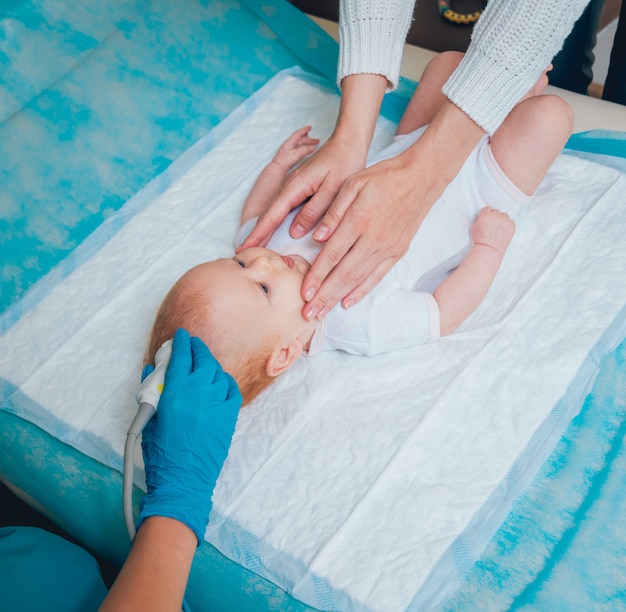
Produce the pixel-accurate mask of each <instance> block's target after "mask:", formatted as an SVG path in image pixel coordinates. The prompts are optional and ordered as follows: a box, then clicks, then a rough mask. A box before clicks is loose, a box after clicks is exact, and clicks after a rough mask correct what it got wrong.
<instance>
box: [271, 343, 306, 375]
mask: <svg viewBox="0 0 626 612" xmlns="http://www.w3.org/2000/svg"><path fill="white" fill-rule="evenodd" d="M301 354H302V344H301V343H300V341H299V340H292V341H291V342H289V344H285V345H283V346H281V347H279V348H276V349H274V350H273V351H272V353H271V355H270V356H269V357H268V358H267V362H266V364H265V372H266V373H267V375H268V376H270V377H272V378H274V377H276V376H278V375H280V374H282V373H283V372H284V371H285V370H287V369H289V368H290V367H291V366H292V365H293V364H294V363H295V361H296V359H298V357H300V355H301Z"/></svg>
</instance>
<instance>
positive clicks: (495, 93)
mask: <svg viewBox="0 0 626 612" xmlns="http://www.w3.org/2000/svg"><path fill="white" fill-rule="evenodd" d="M588 2H589V0H550V2H546V0H490V2H489V3H488V4H487V8H486V9H485V11H484V13H483V14H482V15H481V17H480V19H479V20H478V23H477V24H476V26H475V27H474V32H473V34H472V42H471V44H470V46H469V48H468V50H467V53H466V54H465V57H464V58H463V61H462V62H461V64H460V65H459V67H458V68H457V69H456V70H455V72H454V73H453V74H452V76H451V77H450V79H449V80H448V82H447V83H446V84H445V85H444V87H443V93H444V94H445V95H446V96H447V97H448V98H449V99H450V100H451V101H452V102H454V104H456V105H457V106H458V107H459V108H460V109H461V110H463V111H464V112H465V113H466V114H467V115H469V116H470V117H471V118H472V119H473V120H474V121H475V122H476V123H477V124H478V125H480V127H482V128H483V130H485V131H486V132H487V133H488V134H493V133H494V132H495V131H496V130H497V129H498V127H500V124H501V123H502V122H503V121H504V119H505V117H506V116H507V115H508V114H509V112H510V111H511V109H512V108H513V107H514V106H515V105H516V104H517V103H518V102H519V100H520V99H521V98H522V96H523V95H524V94H526V93H527V92H528V90H529V89H530V88H531V87H532V86H533V85H534V84H535V82H536V81H537V79H538V78H539V76H540V75H541V72H542V71H543V70H545V69H546V67H547V66H548V64H550V62H551V61H552V58H553V57H554V56H555V55H556V53H557V52H558V51H559V50H560V49H561V47H562V46H563V41H564V40H565V38H566V37H567V35H568V34H569V32H570V31H571V29H572V27H573V25H574V23H575V22H576V20H577V19H578V17H580V14H581V13H582V11H583V9H584V8H585V6H586V5H587V4H588Z"/></svg>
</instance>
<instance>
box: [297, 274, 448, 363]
mask: <svg viewBox="0 0 626 612" xmlns="http://www.w3.org/2000/svg"><path fill="white" fill-rule="evenodd" d="M439 336H440V319H439V306H438V304H437V301H436V300H435V298H434V297H433V296H432V295H431V294H430V293H421V292H418V291H411V290H409V289H407V288H405V287H403V286H401V285H400V284H399V283H397V282H395V281H390V280H389V279H388V277H387V278H385V279H383V281H382V282H381V284H379V285H378V286H377V287H376V290H375V291H371V292H370V293H368V294H367V295H366V296H365V297H364V298H363V299H362V300H361V301H360V302H358V303H357V304H356V305H355V306H353V307H352V308H350V309H349V310H343V309H342V308H341V307H340V306H336V307H335V308H333V309H332V310H331V311H330V313H328V315H327V316H326V317H325V318H324V319H322V320H321V321H320V322H319V324H318V326H317V328H316V330H315V334H314V335H313V338H312V340H311V345H310V347H309V355H316V354H317V353H320V352H322V351H327V350H341V351H346V352H347V353H352V354H356V355H380V354H382V353H388V352H390V351H396V350H400V349H404V348H409V347H411V346H415V345H416V344H425V343H427V342H432V341H433V340H437V339H438V338H439Z"/></svg>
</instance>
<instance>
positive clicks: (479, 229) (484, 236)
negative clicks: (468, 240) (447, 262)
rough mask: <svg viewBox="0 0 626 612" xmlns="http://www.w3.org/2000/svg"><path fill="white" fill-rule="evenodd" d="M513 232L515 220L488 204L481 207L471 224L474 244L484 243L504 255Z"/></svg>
mask: <svg viewBox="0 0 626 612" xmlns="http://www.w3.org/2000/svg"><path fill="white" fill-rule="evenodd" d="M513 234H515V222H514V221H513V219H511V217H509V215H507V214H506V213H505V212H502V211H500V210H497V209H496V208H491V207H489V206H487V207H485V208H483V209H481V211H480V212H479V213H478V217H477V218H476V221H474V224H473V225H472V229H471V235H472V240H473V241H474V244H484V245H486V246H489V247H491V248H493V249H495V250H496V251H498V252H499V253H501V254H503V255H504V252H505V251H506V249H507V247H508V246H509V243H510V242H511V239H512V238H513Z"/></svg>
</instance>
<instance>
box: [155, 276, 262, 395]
mask: <svg viewBox="0 0 626 612" xmlns="http://www.w3.org/2000/svg"><path fill="white" fill-rule="evenodd" d="M226 327H227V325H226V324H225V323H224V322H220V321H219V320H217V317H216V315H215V311H214V308H213V307H212V302H211V299H210V296H208V295H207V293H206V291H203V290H199V289H196V288H194V287H192V286H188V284H187V283H186V282H185V277H184V276H183V277H181V278H180V279H179V280H178V281H177V282H176V283H175V284H174V286H173V287H172V288H171V289H170V291H169V292H168V294H167V295H166V296H165V299H164V300H163V302H162V303H161V306H160V307H159V310H158V312H157V315H156V317H155V319H154V323H153V325H152V331H151V332H150V339H149V342H148V349H147V351H146V355H145V358H144V361H145V363H152V364H153V363H154V356H155V354H156V352H157V351H158V350H159V348H160V346H161V345H162V344H163V342H165V341H166V340H169V339H170V338H173V337H174V333H175V332H176V330H177V329H178V328H183V329H185V330H187V331H188V332H189V334H190V335H191V336H197V337H199V338H200V339H201V340H202V341H203V342H204V343H205V344H206V345H207V346H208V347H209V349H210V350H211V352H212V353H213V356H214V357H215V358H216V359H217V360H218V361H219V362H220V365H221V366H222V368H223V369H224V371H226V372H228V373H229V374H230V375H231V376H232V377H233V378H234V379H235V381H236V382H237V385H238V386H239V390H240V391H241V395H242V397H243V404H244V405H246V404H249V403H250V402H251V401H252V400H253V399H254V398H255V397H256V396H257V395H259V393H261V391H263V390H264V389H266V388H267V387H268V386H269V385H270V384H271V383H272V381H273V380H274V379H273V378H272V377H271V376H268V375H267V372H266V362H267V359H268V357H269V354H270V351H271V347H270V341H269V340H268V341H267V342H262V343H260V344H259V343H256V346H255V343H254V342H252V341H250V342H249V344H248V345H246V346H244V345H243V344H242V343H239V345H237V344H236V343H235V342H236V341H235V338H237V337H238V335H237V334H235V333H231V332H230V330H228V329H227V328H226Z"/></svg>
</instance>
